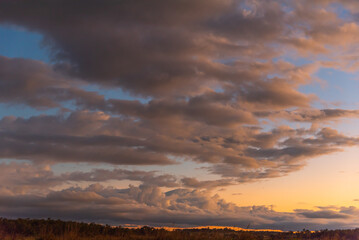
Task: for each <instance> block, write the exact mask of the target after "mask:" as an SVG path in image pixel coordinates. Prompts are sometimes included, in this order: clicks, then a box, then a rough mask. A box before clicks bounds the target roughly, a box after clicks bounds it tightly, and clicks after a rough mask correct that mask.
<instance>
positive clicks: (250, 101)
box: [0, 0, 359, 229]
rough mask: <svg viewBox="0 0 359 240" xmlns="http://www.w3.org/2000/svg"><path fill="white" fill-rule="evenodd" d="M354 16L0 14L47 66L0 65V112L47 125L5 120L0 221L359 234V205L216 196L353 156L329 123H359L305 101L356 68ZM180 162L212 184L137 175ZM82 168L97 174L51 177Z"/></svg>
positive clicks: (255, 3)
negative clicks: (299, 205) (283, 208)
mask: <svg viewBox="0 0 359 240" xmlns="http://www.w3.org/2000/svg"><path fill="white" fill-rule="evenodd" d="M358 12H359V5H358V3H357V2H356V1H354V0H342V1H332V0H323V1H322V0H321V1H309V0H299V1H282V0H278V1H264V0H263V1H262V0H243V1H242V0H197V1H191V0H173V1H165V0H152V1H147V0H138V1H133V0H122V1H116V0H78V1H72V0H53V1H46V0H2V1H0V24H3V25H6V26H10V27H16V28H22V29H26V30H29V31H33V32H37V33H40V34H42V36H43V37H44V38H43V46H44V47H45V48H46V49H47V50H48V52H49V53H50V55H51V59H52V60H51V62H48V63H45V62H40V61H35V60H32V59H22V58H8V57H6V56H0V103H1V104H5V105H6V106H8V107H10V108H11V107H12V106H26V107H29V108H32V109H34V110H36V111H44V112H45V114H41V115H35V114H34V115H33V116H30V117H21V116H20V117H14V116H5V117H3V118H2V119H0V158H1V159H2V160H3V161H5V160H6V161H10V163H9V164H5V163H2V164H1V170H0V171H1V172H3V174H2V175H1V176H0V179H2V181H1V182H2V183H1V184H0V190H1V193H3V194H2V197H1V198H0V209H1V211H2V212H3V213H4V214H5V215H7V216H9V217H11V216H25V217H27V216H30V217H63V218H70V217H71V216H72V217H74V218H76V219H78V220H87V221H92V220H95V221H99V222H101V221H102V222H109V223H139V224H146V223H150V224H155V225H165V224H168V223H171V222H176V223H178V224H180V225H186V224H187V225H204V224H208V225H213V224H217V225H218V224H219V225H238V226H240V225H242V226H244V225H248V223H251V224H252V223H253V224H256V226H258V227H260V228H266V227H273V228H281V229H292V228H295V229H301V228H303V227H306V228H309V227H312V228H320V227H331V226H336V227H341V226H343V227H352V226H357V225H356V224H358V223H357V222H355V221H354V220H353V219H354V218H355V216H357V214H358V210H357V209H356V208H354V207H334V208H328V209H327V208H324V207H319V208H318V209H314V210H313V209H311V210H308V209H296V210H295V211H294V212H292V213H280V212H276V211H274V210H273V209H270V208H269V207H267V206H252V207H240V206H237V205H235V204H233V203H230V202H226V201H225V200H223V199H221V197H219V196H218V195H213V190H214V189H218V188H221V187H227V186H231V185H234V184H241V183H248V182H255V181H260V180H264V179H270V178H277V177H282V176H285V175H288V174H290V173H292V172H294V171H299V170H300V169H301V168H302V167H303V166H305V165H306V162H307V161H308V160H309V159H311V158H314V157H317V156H322V155H326V154H330V153H333V152H336V151H341V150H342V149H343V148H344V147H348V146H357V145H358V143H359V138H358V137H356V136H346V135H344V134H342V133H340V132H339V131H338V130H336V129H335V127H334V126H332V123H333V122H339V121H341V120H343V119H346V118H358V117H359V112H358V110H356V109H348V108H344V107H340V106H336V107H333V104H331V103H328V102H325V101H324V100H322V99H320V97H319V96H317V95H315V94H313V93H309V92H308V91H303V87H306V86H307V87H308V86H310V85H311V84H313V83H315V82H319V83H320V82H323V80H321V79H318V76H317V75H316V73H318V71H320V70H321V69H325V68H332V69H340V70H341V71H346V72H356V71H357V70H358V64H357V59H358V57H359V56H356V51H355V49H357V47H358V39H359V25H358V21H357V20H358V19H357V14H358ZM111 90H113V91H117V90H118V94H115V95H113V94H108V91H111ZM123 92H125V93H126V94H127V95H128V96H127V95H126V97H125V96H124V94H123ZM49 110H51V111H53V112H56V113H55V114H48V112H46V111H49ZM19 161H26V163H23V162H19ZM184 162H185V163H187V164H190V165H191V166H193V168H196V166H200V167H202V168H201V171H203V172H204V173H206V174H208V175H210V176H211V178H209V177H208V179H204V178H203V177H202V179H200V178H197V177H196V176H193V175H191V174H190V173H189V174H188V175H186V174H187V172H186V173H184V172H181V173H179V174H178V175H174V174H169V173H160V172H155V171H150V170H146V168H150V167H151V169H157V170H161V169H163V167H164V166H167V165H168V166H176V164H177V165H179V166H180V165H181V164H183V163H184ZM76 163H89V164H96V166H99V167H96V170H91V171H87V172H86V171H70V170H68V171H67V172H65V173H61V174H56V173H55V172H54V171H53V170H52V168H53V167H54V166H55V165H56V164H76ZM105 164H106V166H107V167H108V166H111V168H112V169H108V168H105V167H104V166H105ZM109 164H110V165H109ZM129 166H132V167H133V166H142V167H143V169H141V170H128V169H129ZM203 166H204V167H203ZM189 172H190V171H189ZM213 175H215V177H216V178H215V179H214V178H213ZM111 181H115V182H116V183H118V182H119V181H129V182H132V183H133V185H131V186H129V187H128V188H120V187H116V186H112V187H111V186H110V187H108V186H107V185H109V184H110V182H111ZM105 183H106V184H107V185H106V184H105ZM105 185H106V186H105ZM46 214H48V216H45V215H46ZM94 216H96V218H95V217H94ZM350 221H351V222H350Z"/></svg>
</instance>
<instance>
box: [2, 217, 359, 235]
mask: <svg viewBox="0 0 359 240" xmlns="http://www.w3.org/2000/svg"><path fill="white" fill-rule="evenodd" d="M0 239H1V240H17V239H18V240H120V239H122V240H130V239H131V240H137V239H138V240H190V239H193V240H202V239H212V240H220V239H221V240H222V239H223V240H230V239H231V240H232V239H233V240H235V239H237V240H241V239H243V240H244V239H248V240H257V239H258V240H265V239H266V240H271V239H272V240H276V239H323V240H326V239H327V240H337V239H348V240H356V239H358V240H359V229H353V230H321V231H315V232H311V231H308V230H303V231H301V232H258V231H257V232H252V231H234V230H231V229H206V228H204V229H181V230H174V231H168V230H165V229H157V228H151V227H141V228H132V229H129V228H123V227H120V226H119V227H113V226H109V225H100V224H94V223H90V224H89V223H79V222H65V221H61V220H51V219H47V220H30V219H17V220H9V219H3V218H2V219H0Z"/></svg>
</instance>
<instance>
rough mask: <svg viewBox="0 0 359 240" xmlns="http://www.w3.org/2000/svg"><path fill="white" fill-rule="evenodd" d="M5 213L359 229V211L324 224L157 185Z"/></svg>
mask: <svg viewBox="0 0 359 240" xmlns="http://www.w3.org/2000/svg"><path fill="white" fill-rule="evenodd" d="M99 206H101V207H100V208H99ZM0 209H1V210H2V212H3V216H13V217H14V216H16V217H36V218H43V217H53V218H55V217H56V218H61V219H72V220H73V219H75V220H81V221H88V222H90V221H96V222H100V221H101V222H106V223H110V224H125V223H132V224H149V225H152V226H166V225H168V223H170V222H174V221H175V224H176V226H203V225H222V226H239V227H245V226H247V225H248V224H249V223H250V224H251V226H252V227H253V228H275V229H282V230H288V229H291V230H293V229H294V230H295V229H297V230H299V229H302V228H303V227H307V226H316V227H321V228H325V227H329V228H332V227H333V225H335V224H336V225H340V226H347V227H348V226H352V224H355V220H354V219H355V216H357V215H356V214H357V212H356V213H354V212H353V210H356V209H355V208H354V207H351V208H350V209H352V213H351V214H349V213H346V214H345V213H339V212H338V213H334V212H333V213H331V214H329V215H328V214H319V217H320V218H325V219H326V221H324V222H323V221H322V220H318V218H316V217H314V218H313V216H318V215H314V214H306V213H308V212H311V211H310V210H301V211H299V210H297V211H298V213H297V212H295V213H287V212H276V211H274V210H273V209H271V208H270V207H268V206H251V207H238V206H236V205H235V204H233V203H229V202H226V201H224V200H223V199H221V198H219V197H218V196H217V195H211V194H210V193H209V192H207V191H200V190H189V189H183V188H177V189H174V190H170V191H162V190H161V189H160V188H158V187H156V186H148V185H140V186H138V187H135V186H129V188H124V189H116V188H113V187H103V186H102V185H100V184H93V185H90V186H88V187H86V188H67V189H63V190H60V191H51V192H50V193H48V194H47V195H45V196H35V195H17V196H5V195H2V196H1V197H0ZM304 211H305V212H304ZM307 215H308V216H307ZM343 216H346V217H343ZM349 219H350V220H349ZM353 221H354V222H353Z"/></svg>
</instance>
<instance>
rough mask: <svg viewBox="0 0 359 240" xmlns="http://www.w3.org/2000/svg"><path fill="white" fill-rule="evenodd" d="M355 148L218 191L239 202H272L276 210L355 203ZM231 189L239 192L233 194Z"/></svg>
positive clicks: (358, 193)
mask: <svg viewBox="0 0 359 240" xmlns="http://www.w3.org/2000/svg"><path fill="white" fill-rule="evenodd" d="M358 158H359V148H357V147H352V148H345V149H344V150H343V151H342V152H337V153H333V154H330V155H325V156H320V157H317V158H313V159H310V160H308V163H307V166H305V167H304V168H303V169H302V170H300V171H297V172H293V173H291V174H289V175H288V176H284V177H281V178H274V179H268V180H263V181H259V182H254V183H245V184H241V185H237V186H231V187H228V188H227V190H226V191H223V192H220V195H221V196H222V197H224V198H225V199H226V200H227V201H231V202H235V203H237V204H238V205H240V206H251V205H274V209H275V210H276V211H293V210H294V209H298V208H306V209H313V208H315V206H330V205H335V206H358V207H359V202H358V201H354V199H359V189H358V186H357V184H358V182H359V159H358ZM233 193H241V194H240V195H233Z"/></svg>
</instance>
